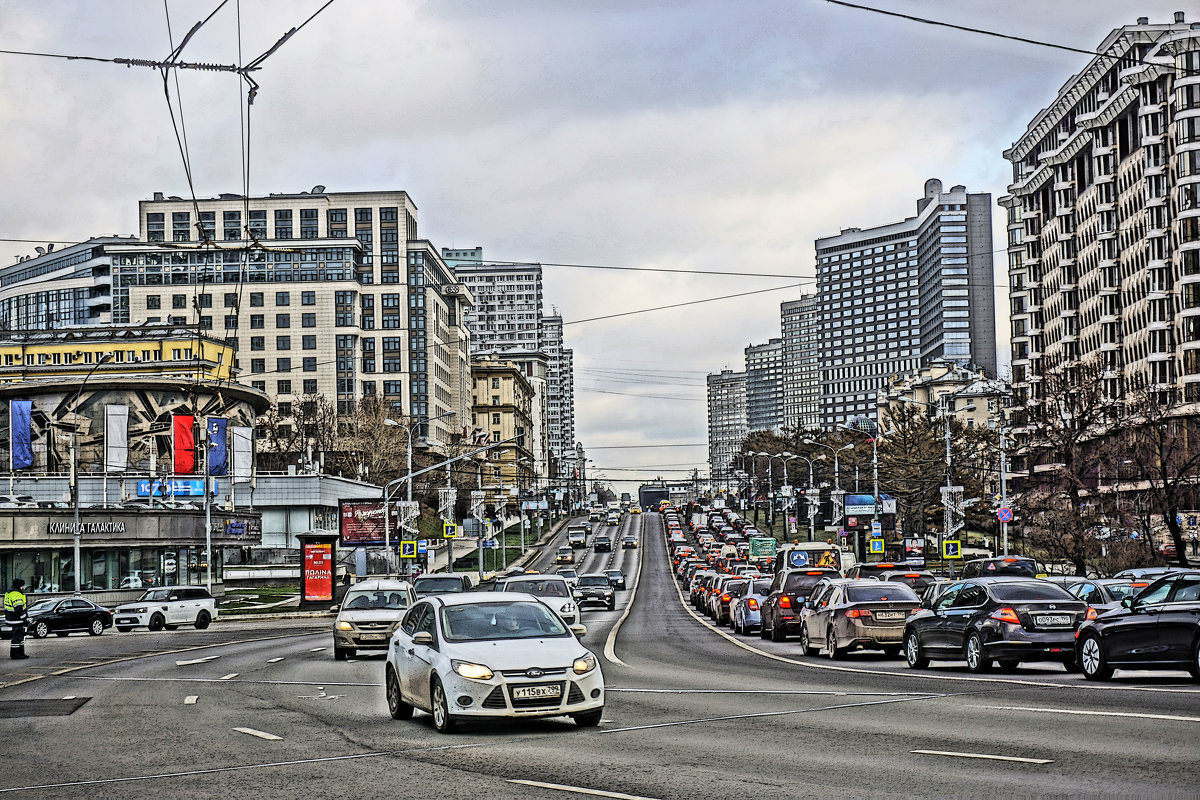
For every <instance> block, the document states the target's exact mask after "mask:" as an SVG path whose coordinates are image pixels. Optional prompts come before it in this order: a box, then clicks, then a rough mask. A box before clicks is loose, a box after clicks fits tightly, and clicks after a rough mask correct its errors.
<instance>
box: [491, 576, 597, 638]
mask: <svg viewBox="0 0 1200 800" xmlns="http://www.w3.org/2000/svg"><path fill="white" fill-rule="evenodd" d="M493 588H494V589H495V590H496V591H497V592H524V593H525V594H531V595H533V596H534V597H536V598H537V599H539V600H541V601H542V602H543V603H545V604H546V605H548V606H550V609H551V610H552V611H553V612H554V613H556V614H558V616H560V617H562V621H563V622H565V623H566V624H567V626H568V627H570V626H571V625H574V624H575V623H576V622H578V621H579V610H578V609H577V608H576V607H575V595H574V593H573V592H572V591H571V585H570V583H569V582H568V581H567V579H566V578H564V577H563V576H562V575H510V576H508V577H506V578H498V579H497V580H496V585H495V586H494V587H493Z"/></svg>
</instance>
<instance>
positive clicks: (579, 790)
mask: <svg viewBox="0 0 1200 800" xmlns="http://www.w3.org/2000/svg"><path fill="white" fill-rule="evenodd" d="M508 782H509V783H517V784H520V785H521V786H534V787H536V788H538V789H555V790H557V791H560V792H572V793H574V794H586V795H590V796H592V797H612V798H616V800H655V799H654V798H652V797H646V796H645V795H640V794H625V793H623V792H606V791H604V790H602V789H587V788H585V787H583V786H567V785H565V784H561V783H545V782H543V781H523V780H518V779H516V778H509V779H508Z"/></svg>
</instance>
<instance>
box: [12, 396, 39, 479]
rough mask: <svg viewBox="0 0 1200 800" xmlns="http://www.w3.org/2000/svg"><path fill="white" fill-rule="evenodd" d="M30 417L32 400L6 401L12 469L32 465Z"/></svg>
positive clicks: (31, 416) (31, 414) (25, 467)
mask: <svg viewBox="0 0 1200 800" xmlns="http://www.w3.org/2000/svg"><path fill="white" fill-rule="evenodd" d="M32 418H33V401H32V400H10V401H9V402H8V421H9V441H10V442H12V445H11V447H12V451H11V452H12V468H13V469H29V468H30V467H32V466H33V428H32V424H31V421H32Z"/></svg>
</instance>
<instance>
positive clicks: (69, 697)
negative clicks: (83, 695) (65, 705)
mask: <svg viewBox="0 0 1200 800" xmlns="http://www.w3.org/2000/svg"><path fill="white" fill-rule="evenodd" d="M74 699H75V695H73V694H69V695H66V696H65V697H63V700H74Z"/></svg>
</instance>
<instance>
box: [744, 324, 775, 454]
mask: <svg viewBox="0 0 1200 800" xmlns="http://www.w3.org/2000/svg"><path fill="white" fill-rule="evenodd" d="M783 372H784V369H783V339H771V340H769V341H768V342H767V343H766V344H752V345H748V346H747V347H746V426H747V427H748V428H749V430H751V431H771V432H773V433H779V432H781V431H782V430H783V419H784V413H783V402H784V380H783Z"/></svg>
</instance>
